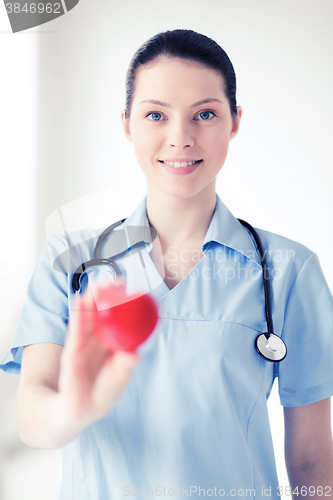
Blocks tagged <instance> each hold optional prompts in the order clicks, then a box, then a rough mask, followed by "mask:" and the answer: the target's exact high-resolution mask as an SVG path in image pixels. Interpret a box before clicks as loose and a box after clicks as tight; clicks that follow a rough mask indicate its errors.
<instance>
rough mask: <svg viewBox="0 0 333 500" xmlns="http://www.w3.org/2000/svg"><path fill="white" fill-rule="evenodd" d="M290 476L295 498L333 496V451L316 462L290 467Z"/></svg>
mask: <svg viewBox="0 0 333 500" xmlns="http://www.w3.org/2000/svg"><path fill="white" fill-rule="evenodd" d="M288 476H289V481H290V486H291V492H292V494H293V496H292V498H293V499H294V500H299V498H302V499H305V500H306V499H312V500H317V499H319V498H321V497H325V498H333V453H332V456H330V457H327V458H326V459H322V460H321V461H320V462H318V463H316V464H304V466H303V467H298V468H292V467H288Z"/></svg>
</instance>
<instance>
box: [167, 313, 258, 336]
mask: <svg viewBox="0 0 333 500" xmlns="http://www.w3.org/2000/svg"><path fill="white" fill-rule="evenodd" d="M159 319H171V320H173V321H186V322H187V324H188V323H189V322H190V321H193V322H200V321H201V322H203V323H205V322H207V321H209V322H216V321H220V322H221V323H224V324H227V325H239V326H243V327H244V328H248V329H249V330H252V331H254V332H257V333H262V331H261V330H257V329H256V328H253V327H252V326H248V325H244V323H238V322H237V321H224V320H223V319H189V318H172V317H170V316H159ZM188 326H189V325H188Z"/></svg>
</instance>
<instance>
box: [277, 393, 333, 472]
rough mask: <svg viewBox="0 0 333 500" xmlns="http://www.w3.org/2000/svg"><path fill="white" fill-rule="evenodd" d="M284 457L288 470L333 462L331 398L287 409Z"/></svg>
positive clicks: (285, 413)
mask: <svg viewBox="0 0 333 500" xmlns="http://www.w3.org/2000/svg"><path fill="white" fill-rule="evenodd" d="M284 417H285V456H286V464H287V467H288V468H293V469H297V468H304V467H308V466H311V465H315V464H317V463H319V462H320V461H323V460H324V461H325V460H327V459H332V455H333V444H332V430H331V402H330V398H327V399H323V400H321V401H318V402H316V403H311V404H307V405H304V406H298V407H294V408H284Z"/></svg>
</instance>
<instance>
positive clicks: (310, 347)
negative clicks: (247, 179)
mask: <svg viewBox="0 0 333 500" xmlns="http://www.w3.org/2000/svg"><path fill="white" fill-rule="evenodd" d="M126 90H127V100H126V110H124V111H123V113H122V122H123V127H124V131H125V135H126V137H127V138H128V139H129V140H130V141H131V142H132V143H133V146H134V149H135V154H136V157H137V161H138V164H139V166H140V168H141V169H142V171H143V173H144V175H145V176H146V181H147V196H146V198H145V199H144V200H143V201H142V203H141V204H140V205H139V207H138V208H137V209H136V210H135V212H134V213H133V214H132V215H131V217H129V218H128V219H127V220H126V221H125V223H124V227H126V224H127V225H135V224H137V225H140V224H143V225H146V226H149V227H153V228H155V230H156V231H157V234H158V238H157V239H156V240H154V242H153V244H152V245H151V246H150V247H148V248H146V247H145V248H144V249H143V254H144V259H145V262H146V264H147V272H148V273H151V276H152V277H154V276H155V278H156V277H158V276H160V277H161V276H163V278H164V279H163V280H161V281H160V283H159V285H158V286H156V287H155V288H154V289H153V290H152V295H153V296H154V297H155V299H156V300H157V301H158V303H159V315H160V319H159V323H158V327H157V328H156V330H155V332H154V333H153V335H152V336H151V337H150V338H149V339H148V340H147V341H146V342H145V343H144V344H143V346H141V348H140V349H139V352H138V355H135V354H130V353H125V352H116V353H110V352H108V351H107V350H106V349H105V348H104V347H103V346H102V345H101V344H100V343H99V341H98V340H97V339H96V337H95V336H94V335H93V334H92V332H91V329H90V327H89V316H90V312H89V305H90V304H91V303H92V301H93V297H92V294H91V292H90V291H89V287H87V289H86V290H85V292H84V293H82V295H81V296H80V299H79V300H78V301H77V303H76V307H74V308H73V307H72V308H70V306H69V303H70V301H71V300H72V299H73V297H72V290H71V281H72V276H71V274H70V273H59V272H57V271H55V270H54V268H53V266H52V262H51V261H50V258H49V252H48V251H47V250H46V251H45V252H44V254H43V255H42V257H41V259H40V262H39V264H38V266H37V269H36V271H35V274H34V276H33V278H32V281H31V284H30V286H29V291H28V298H27V303H26V306H25V308H24V311H23V313H22V317H21V320H20V323H19V326H18V330H17V332H16V336H15V339H14V341H13V344H12V347H11V350H10V352H9V353H8V354H7V356H6V357H5V359H4V360H3V362H2V368H3V369H7V370H8V371H18V370H19V369H20V364H21V382H20V388H19V394H18V425H19V430H20V435H21V437H22V439H23V441H25V442H26V443H27V444H28V445H30V446H32V447H36V448H58V447H64V455H63V456H64V479H63V484H62V489H61V499H62V500H69V499H75V500H109V499H117V500H118V499H120V498H124V497H127V496H131V497H133V496H148V497H149V496H192V497H193V498H199V497H201V496H214V497H216V496H217V497H218V496H236V497H237V498H238V497H240V496H244V495H245V494H246V496H252V497H253V498H267V497H271V498H279V497H280V496H281V495H282V494H287V495H288V494H289V495H290V494H291V493H293V497H294V498H298V496H302V497H303V498H310V497H311V498H319V497H321V496H332V495H333V445H332V434H331V424H330V421H331V420H330V399H329V398H330V396H331V395H332V394H333V363H332V355H333V342H332V334H333V301H332V296H331V294H330V292H329V289H328V286H327V284H326V282H325V279H324V277H323V275H322V271H321V269H320V266H319V263H318V259H317V257H316V255H315V254H313V253H312V252H311V251H310V250H308V249H307V248H305V247H304V246H302V245H300V244H298V243H296V242H293V241H291V240H287V239H286V238H283V237H281V236H278V235H275V234H273V233H269V232H268V231H263V230H260V231H259V230H258V233H259V234H260V238H261V240H262V243H263V246H264V248H265V249H268V248H270V249H271V250H272V252H271V254H270V255H271V258H270V259H269V262H268V267H269V271H270V272H271V274H272V276H273V279H272V280H271V281H272V305H273V317H274V326H275V333H276V334H277V335H279V336H280V337H282V338H284V340H285V342H286V344H287V348H288V354H287V356H286V358H285V359H284V360H283V361H281V362H280V363H271V362H268V361H265V360H264V359H263V358H262V357H261V356H259V354H258V353H257V352H256V350H255V348H254V339H255V338H256V337H257V335H258V334H259V333H261V332H264V331H267V327H266V325H265V310H264V309H265V304H264V292H263V287H262V279H261V273H262V271H261V267H260V259H259V257H258V253H257V250H256V247H255V245H254V242H253V238H252V237H251V235H250V233H249V232H248V230H247V229H246V228H245V227H243V226H242V225H241V224H240V223H239V221H238V220H237V219H236V218H235V217H234V216H233V215H232V214H231V213H230V212H229V211H228V209H227V208H226V207H225V205H224V204H223V203H222V201H221V200H220V198H219V197H218V196H217V195H216V192H215V184H216V176H217V174H218V173H219V171H220V170H221V169H222V167H223V165H224V162H225V161H226V157H227V153H228V147H229V141H230V140H231V139H233V138H234V137H235V136H236V135H237V132H238V128H239V125H240V120H241V115H242V110H241V108H240V107H239V106H237V105H236V96H235V92H236V80H235V74H234V70H233V67H232V64H231V62H230V60H229V58H228V56H227V55H226V53H225V52H224V51H223V50H222V49H221V48H220V47H219V46H218V45H217V44H216V43H215V42H214V41H213V40H211V39H209V38H207V37H205V36H204V35H200V34H198V33H195V32H193V31H190V30H174V31H169V32H165V33H160V34H158V35H156V36H155V37H153V38H152V39H150V40H148V42H146V43H145V44H144V45H143V46H142V47H141V48H140V49H139V50H138V51H137V53H136V54H135V56H134V58H133V59H132V62H131V65H130V68H129V70H128V74H127V89H126ZM81 240H82V238H81ZM47 246H48V250H49V249H50V248H53V249H56V250H57V251H58V252H59V253H60V252H61V251H64V250H65V248H66V241H65V240H64V239H61V237H59V236H54V237H52V238H51V240H50V241H49V242H48V243H47ZM85 251H87V253H88V258H89V257H90V258H91V256H92V252H93V247H92V248H88V249H86V250H85ZM275 251H276V252H280V253H279V255H280V258H279V259H278V258H275V257H274V252H275ZM281 255H282V256H283V258H282V259H281ZM118 264H119V266H120V267H121V269H122V271H123V274H124V275H125V276H126V286H127V290H128V291H129V292H133V291H135V290H136V289H140V287H142V282H141V281H140V280H141V278H140V276H139V273H136V269H135V266H134V267H133V262H132V264H128V263H127V262H126V259H124V260H122V261H119V262H118ZM69 310H70V315H69ZM69 316H70V318H69ZM22 349H23V354H22V363H21V361H20V353H21V352H22ZM276 376H277V377H278V378H279V391H280V398H281V403H282V404H283V406H284V415H285V457H286V465H287V470H288V475H289V479H290V487H291V488H289V490H287V489H286V486H287V485H281V486H280V487H279V486H278V483H277V478H276V472H275V464H274V454H273V448H272V440H271V435H270V428H269V421H268V415H267V406H266V401H267V398H268V396H269V393H270V389H271V387H272V384H273V381H274V378H275V377H276Z"/></svg>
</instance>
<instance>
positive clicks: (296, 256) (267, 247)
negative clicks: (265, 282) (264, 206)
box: [257, 229, 318, 278]
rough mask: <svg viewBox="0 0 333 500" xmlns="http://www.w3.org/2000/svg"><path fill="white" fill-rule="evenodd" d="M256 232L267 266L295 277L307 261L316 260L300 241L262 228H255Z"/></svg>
mask: <svg viewBox="0 0 333 500" xmlns="http://www.w3.org/2000/svg"><path fill="white" fill-rule="evenodd" d="M257 232H258V234H259V237H260V239H261V242H262V245H263V248H264V252H265V257H266V260H267V265H268V266H269V267H272V268H274V269H279V270H280V272H283V273H291V274H292V275H293V276H294V278H295V277H296V276H297V274H298V273H299V272H300V271H301V269H302V268H303V267H304V266H305V265H306V264H307V263H308V262H309V263H310V262H312V261H317V260H318V257H317V255H316V254H315V253H314V252H313V251H312V250H310V249H309V248H308V247H307V246H305V245H303V244H302V243H299V242H297V241H294V240H292V239H289V238H286V237H285V236H281V235H280V234H276V233H272V232H270V231H267V230H264V229H257Z"/></svg>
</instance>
